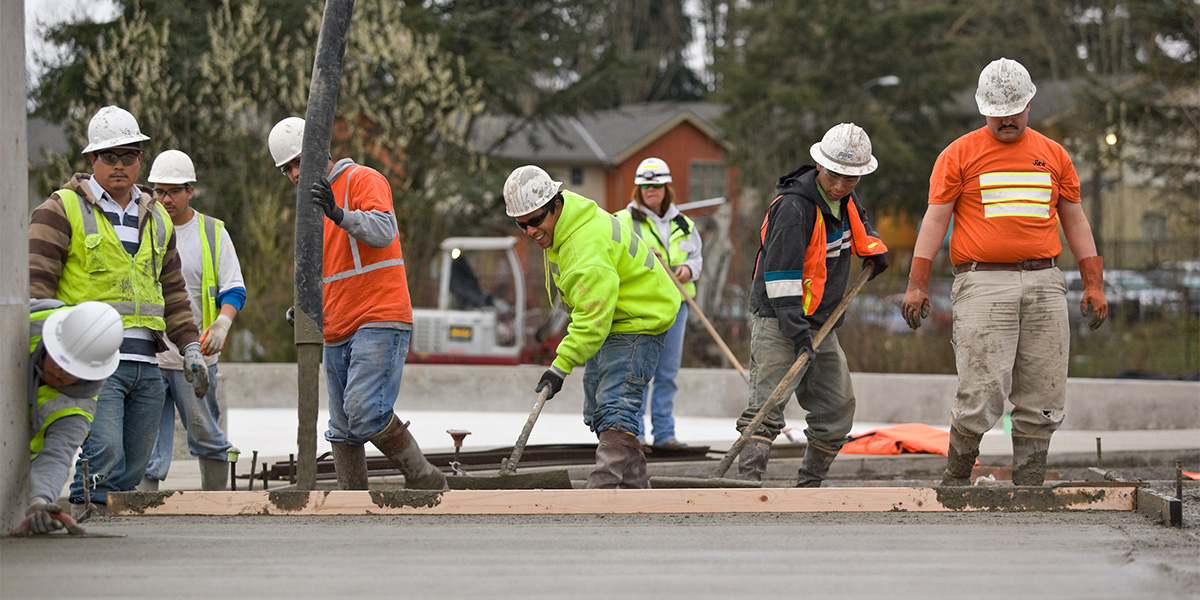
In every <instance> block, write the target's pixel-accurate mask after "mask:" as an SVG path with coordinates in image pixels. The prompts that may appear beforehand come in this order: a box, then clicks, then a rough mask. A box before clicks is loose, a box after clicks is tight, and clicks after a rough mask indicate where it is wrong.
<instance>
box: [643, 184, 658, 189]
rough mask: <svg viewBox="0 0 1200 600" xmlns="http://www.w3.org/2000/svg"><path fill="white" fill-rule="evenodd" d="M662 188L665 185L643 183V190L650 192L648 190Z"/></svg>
mask: <svg viewBox="0 0 1200 600" xmlns="http://www.w3.org/2000/svg"><path fill="white" fill-rule="evenodd" d="M662 186H663V184H661V183H643V184H642V189H643V190H648V189H651V188H653V189H656V190H657V189H659V188H661V187H662Z"/></svg>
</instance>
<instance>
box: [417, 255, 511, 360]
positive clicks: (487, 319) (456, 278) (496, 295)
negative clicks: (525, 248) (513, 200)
mask: <svg viewBox="0 0 1200 600" xmlns="http://www.w3.org/2000/svg"><path fill="white" fill-rule="evenodd" d="M516 244H517V238H515V237H451V238H446V239H445V240H442V244H441V260H440V264H439V268H438V295H437V308H413V334H412V341H411V343H410V346H409V351H408V361H409V362H415V363H443V364H490V365H515V364H519V363H521V362H522V360H523V358H526V357H528V352H525V351H526V350H527V348H528V347H529V346H530V344H527V343H526V341H525V318H526V301H525V275H524V273H523V271H522V268H521V263H520V261H519V260H518V258H517V253H516V251H515V250H514V248H515V246H516ZM495 253H501V256H499V257H497V256H496V255H495ZM488 254H490V256H488ZM468 257H470V258H471V260H474V261H476V264H486V265H487V266H486V269H485V271H484V272H487V273H489V274H496V275H498V276H500V277H501V278H502V279H504V281H502V282H500V283H499V284H497V285H495V286H493V288H492V289H491V290H488V289H485V288H484V287H483V285H482V284H481V283H480V281H479V278H478V276H477V275H476V271H475V268H473V267H472V266H471V262H470V261H469V260H468ZM504 297H511V298H512V301H511V303H510V302H509V301H507V300H505V299H504Z"/></svg>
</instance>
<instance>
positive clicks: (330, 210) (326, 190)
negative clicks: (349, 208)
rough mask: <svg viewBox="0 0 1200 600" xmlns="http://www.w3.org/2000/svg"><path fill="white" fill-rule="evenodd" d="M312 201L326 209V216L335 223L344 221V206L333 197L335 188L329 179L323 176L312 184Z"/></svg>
mask: <svg viewBox="0 0 1200 600" xmlns="http://www.w3.org/2000/svg"><path fill="white" fill-rule="evenodd" d="M312 201H313V204H316V205H317V206H319V207H320V208H321V210H323V211H325V216H326V217H329V220H330V221H333V224H334V225H340V224H341V223H342V217H344V216H345V212H343V211H342V207H340V206H338V205H337V201H336V200H334V198H333V188H332V187H331V186H330V185H329V180H328V179H325V178H324V177H322V178H321V179H320V180H318V181H317V182H316V183H314V184H313V186H312Z"/></svg>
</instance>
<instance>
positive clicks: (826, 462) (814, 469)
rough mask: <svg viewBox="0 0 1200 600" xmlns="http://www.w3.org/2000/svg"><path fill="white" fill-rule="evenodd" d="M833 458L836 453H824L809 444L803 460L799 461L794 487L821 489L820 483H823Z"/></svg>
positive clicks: (835, 456)
mask: <svg viewBox="0 0 1200 600" xmlns="http://www.w3.org/2000/svg"><path fill="white" fill-rule="evenodd" d="M835 458H837V452H826V451H824V450H822V449H820V448H817V447H816V446H814V445H812V442H809V443H808V447H807V448H805V449H804V460H802V461H800V469H799V470H798V471H797V472H796V487H799V488H815V487H821V482H822V481H825V476H826V475H828V474H829V467H830V465H832V464H833V459H835Z"/></svg>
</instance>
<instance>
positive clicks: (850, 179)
mask: <svg viewBox="0 0 1200 600" xmlns="http://www.w3.org/2000/svg"><path fill="white" fill-rule="evenodd" d="M825 172H826V173H828V174H829V176H830V177H832V178H833V180H834V181H836V182H838V183H845V184H855V183H858V180H860V179H862V175H842V174H841V173H834V172H833V171H830V170H828V169H826V170H825Z"/></svg>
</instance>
